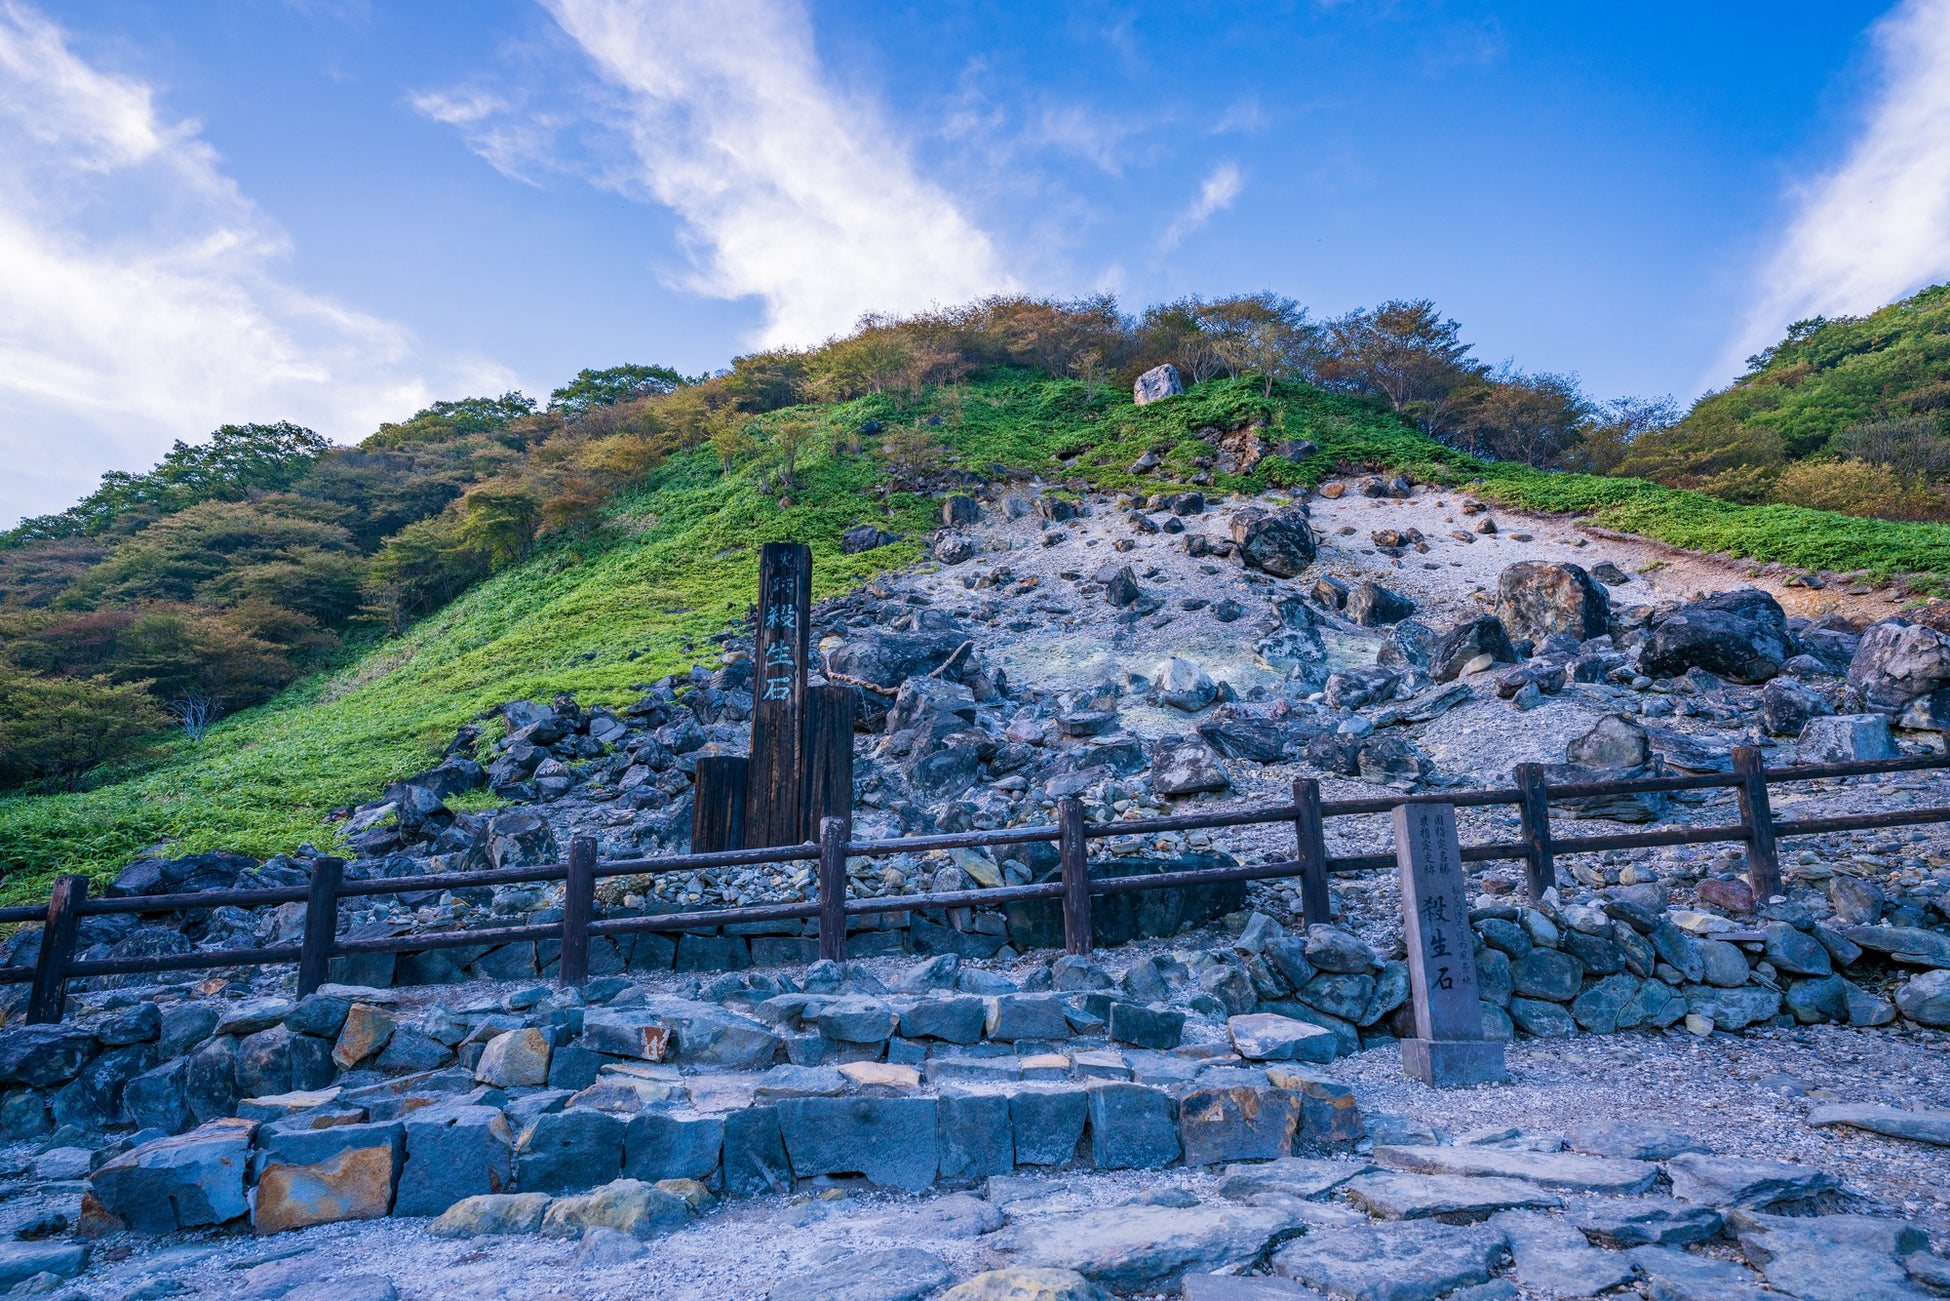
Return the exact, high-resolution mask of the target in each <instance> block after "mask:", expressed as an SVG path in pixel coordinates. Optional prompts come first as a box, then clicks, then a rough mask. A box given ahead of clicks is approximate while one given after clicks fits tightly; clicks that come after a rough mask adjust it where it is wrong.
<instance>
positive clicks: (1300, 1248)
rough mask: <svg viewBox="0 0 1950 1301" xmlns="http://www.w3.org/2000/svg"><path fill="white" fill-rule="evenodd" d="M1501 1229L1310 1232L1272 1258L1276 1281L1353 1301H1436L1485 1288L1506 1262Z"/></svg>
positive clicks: (1419, 1224)
mask: <svg viewBox="0 0 1950 1301" xmlns="http://www.w3.org/2000/svg"><path fill="white" fill-rule="evenodd" d="M1509 1251H1510V1248H1509V1243H1508V1241H1507V1240H1506V1239H1505V1238H1504V1236H1503V1231H1502V1230H1501V1229H1497V1228H1493V1227H1491V1226H1490V1225H1487V1224H1469V1225H1454V1224H1436V1223H1433V1222H1430V1221H1426V1220H1415V1221H1411V1222H1408V1223H1404V1224H1387V1225H1378V1226H1375V1227H1373V1228H1352V1229H1316V1230H1313V1231H1311V1232H1309V1233H1308V1234H1307V1235H1306V1236H1305V1237H1303V1238H1299V1239H1296V1240H1295V1241H1293V1242H1289V1243H1287V1244H1286V1245H1285V1246H1283V1247H1281V1248H1280V1249H1279V1250H1278V1251H1277V1252H1275V1253H1274V1254H1273V1269H1274V1271H1275V1272H1276V1273H1279V1274H1282V1275H1284V1276H1286V1277H1287V1278H1291V1279H1294V1280H1296V1281H1298V1282H1300V1283H1304V1284H1306V1285H1307V1286H1308V1287H1314V1288H1319V1289H1320V1290H1322V1291H1323V1292H1329V1293H1332V1294H1333V1295H1335V1296H1341V1297H1352V1298H1354V1301H1435V1298H1437V1297H1439V1296H1441V1295H1443V1294H1444V1293H1446V1292H1450V1291H1453V1290H1454V1289H1456V1288H1459V1287H1465V1286H1467V1285H1469V1284H1472V1283H1487V1282H1488V1281H1489V1279H1490V1272H1491V1271H1492V1270H1494V1269H1495V1268H1496V1267H1497V1266H1498V1265H1500V1264H1502V1263H1503V1261H1504V1259H1505V1258H1506V1257H1507V1256H1508V1255H1509Z"/></svg>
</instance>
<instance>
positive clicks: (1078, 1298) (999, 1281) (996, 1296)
mask: <svg viewBox="0 0 1950 1301" xmlns="http://www.w3.org/2000/svg"><path fill="white" fill-rule="evenodd" d="M1207 1277H1210V1275H1208V1276H1207ZM1186 1295H1187V1296H1189V1295H1191V1294H1190V1293H1189V1292H1188V1293H1186ZM936 1301H1107V1299H1106V1298H1105V1296H1104V1290H1103V1289H1102V1288H1100V1287H1098V1286H1097V1285H1096V1284H1095V1283H1092V1282H1091V1281H1090V1280H1089V1279H1087V1278H1085V1277H1084V1276H1083V1275H1081V1274H1079V1273H1077V1272H1076V1271H1074V1270H1068V1269H991V1270H989V1271H987V1272H986V1273H982V1274H977V1275H976V1276H975V1277H974V1278H971V1279H969V1280H968V1281H967V1282H965V1283H957V1284H956V1285H955V1286H954V1287H951V1288H949V1289H948V1290H947V1291H946V1292H943V1293H942V1294H941V1295H940V1297H938V1298H937V1299H936Z"/></svg>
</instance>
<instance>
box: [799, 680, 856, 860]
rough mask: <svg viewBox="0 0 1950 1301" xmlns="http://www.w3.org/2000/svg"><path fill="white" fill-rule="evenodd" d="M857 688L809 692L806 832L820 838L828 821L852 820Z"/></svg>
mask: <svg viewBox="0 0 1950 1301" xmlns="http://www.w3.org/2000/svg"><path fill="white" fill-rule="evenodd" d="M853 710H854V689H853V688H852V687H848V686H824V687H813V688H811V689H810V690H809V691H808V692H807V693H806V798H805V808H806V829H807V833H808V834H807V835H806V836H805V837H802V838H803V839H817V838H818V836H819V824H820V823H821V822H823V821H825V820H826V819H827V818H845V819H846V820H847V821H848V822H849V823H851V822H852V820H853Z"/></svg>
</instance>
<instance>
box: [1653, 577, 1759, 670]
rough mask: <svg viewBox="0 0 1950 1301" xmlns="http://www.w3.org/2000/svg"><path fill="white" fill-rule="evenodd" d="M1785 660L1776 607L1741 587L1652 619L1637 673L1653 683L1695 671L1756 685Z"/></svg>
mask: <svg viewBox="0 0 1950 1301" xmlns="http://www.w3.org/2000/svg"><path fill="white" fill-rule="evenodd" d="M1791 654H1793V647H1792V646H1791V644H1790V642H1789V634H1788V630H1787V614H1786V612H1785V611H1783V610H1782V609H1781V606H1780V603H1779V602H1778V601H1776V600H1775V599H1774V598H1773V597H1771V596H1769V595H1768V594H1767V593H1765V592H1763V591H1760V590H1759V589H1758V588H1753V587H1742V588H1736V589H1735V590H1734V591H1731V592H1719V593H1716V594H1714V595H1712V596H1709V597H1706V598H1704V599H1703V600H1698V601H1687V602H1685V603H1684V604H1681V605H1678V606H1675V607H1673V608H1672V609H1671V610H1669V611H1667V612H1665V613H1664V614H1661V615H1659V616H1657V617H1655V618H1654V620H1653V623H1652V627H1651V631H1650V633H1649V634H1648V635H1647V637H1646V641H1645V647H1644V649H1643V650H1642V651H1641V652H1640V654H1639V668H1640V670H1641V671H1642V672H1644V673H1646V674H1648V675H1650V676H1652V677H1655V678H1676V677H1678V676H1679V675H1680V674H1682V673H1684V672H1685V671H1686V670H1687V669H1690V668H1701V669H1705V670H1706V671H1707V672H1708V673H1714V674H1718V675H1719V676H1720V677H1723V678H1731V679H1733V680H1734V681H1735V682H1743V683H1761V682H1765V681H1767V680H1768V679H1769V678H1771V677H1773V676H1774V675H1775V674H1777V673H1779V672H1780V671H1781V665H1782V664H1783V663H1784V662H1785V661H1786V660H1787V658H1788V656H1789V655H1791Z"/></svg>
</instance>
